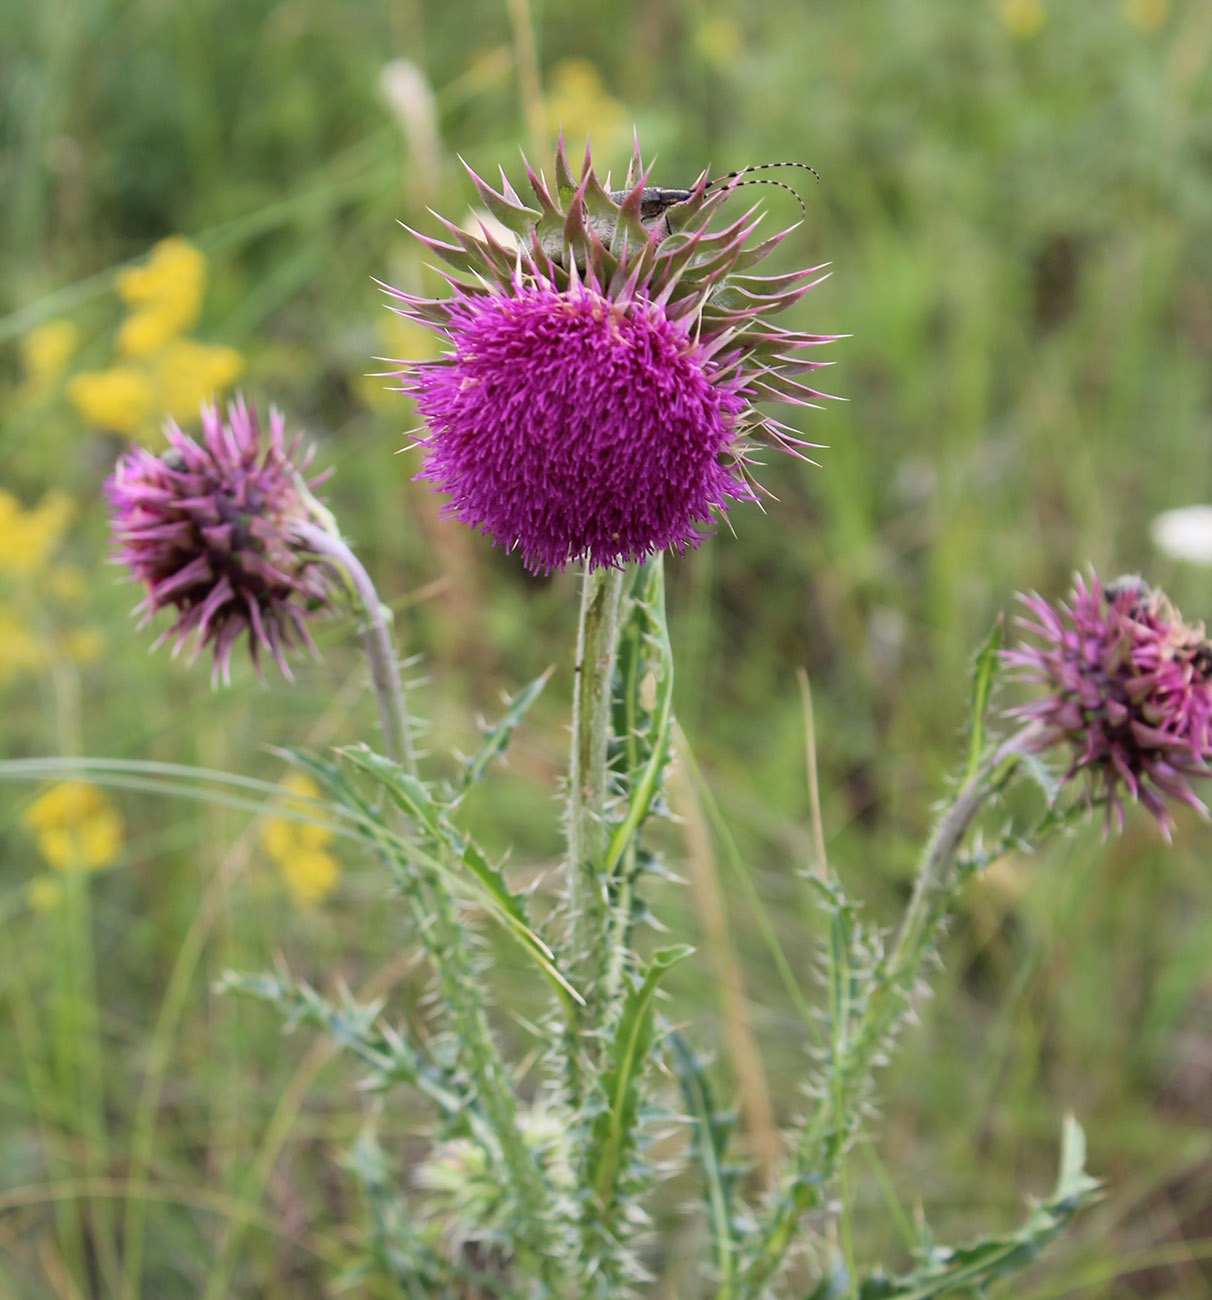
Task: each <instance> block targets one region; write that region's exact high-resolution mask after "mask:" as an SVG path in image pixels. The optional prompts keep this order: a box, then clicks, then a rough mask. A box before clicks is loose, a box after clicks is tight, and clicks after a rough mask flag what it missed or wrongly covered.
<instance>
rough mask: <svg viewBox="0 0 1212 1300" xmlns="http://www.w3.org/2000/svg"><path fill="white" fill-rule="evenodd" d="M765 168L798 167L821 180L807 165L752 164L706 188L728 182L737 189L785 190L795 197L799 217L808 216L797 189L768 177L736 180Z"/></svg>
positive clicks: (815, 171)
mask: <svg viewBox="0 0 1212 1300" xmlns="http://www.w3.org/2000/svg"><path fill="white" fill-rule="evenodd" d="M767 167H799V168H801V169H802V170H803V171H806V172H811V173H812V174H813V176H815V177H816V179H817V181H818V182H819V181H820V179H821V177H820V173H819V172H818V171H817V170H816V168H815V167H810V166H809V165H808V164H807V163H802V162H768V163H753V164H752V165H751V166H749V167H742V168H740V169H739V170H738V171H734V172H729V173H728V174H727V175H726V176H719V177H717V178H716V179H715V180H712V181H708V182H707V185H706V188H707V189H709V190H710V189H712V188H713V187H714V186H717V185H726V184H727V183H728V182H729V181H735V182H736V186H735V187H734V188H739V187H740V186H742V185H776V186H778V188H779V189H780V190H786V191H787V193H788V194H794V195H795V201H796V202H797V203H798V204H799V205H800V215H801V216H805V217H806V216H807V215H808V208H807V207H806V206H805V204H804V200H803V198H802V197H801V195H800V192H799V191H798V190H797V189H794V188H793V187H792V186H790V185H786V184H784V182H782V181H776V180H773V179H772V178H771V177H768V176H761V177H757V178H755V179H754V180H749V181H743V180H739V179H738V177H741V176H747V175H748V174H749V173H750V172H760V171H764V170H765V169H766V168H767Z"/></svg>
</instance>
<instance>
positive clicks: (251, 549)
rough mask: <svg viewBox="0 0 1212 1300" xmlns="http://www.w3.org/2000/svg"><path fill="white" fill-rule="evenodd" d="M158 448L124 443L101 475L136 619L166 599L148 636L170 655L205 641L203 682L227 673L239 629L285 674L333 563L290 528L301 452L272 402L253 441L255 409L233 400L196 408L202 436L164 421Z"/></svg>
mask: <svg viewBox="0 0 1212 1300" xmlns="http://www.w3.org/2000/svg"><path fill="white" fill-rule="evenodd" d="M166 436H167V438H168V442H169V448H168V450H167V451H166V452H165V453H164V454H163V455H162V456H156V455H154V454H153V453H152V452H151V451H149V450H147V449H146V448H144V447H132V448H131V449H130V450H129V451H128V452H127V453H126V454H125V455H123V456H122V457H120V458H119V460H118V463H117V465H116V466H115V467H114V471H113V473H112V474H111V476H110V477H109V479H108V480H107V481H106V484H105V491H106V496H107V497H108V499H109V507H110V523H111V529H112V533H113V538H114V544H115V559H116V560H117V562H118V563H120V564H124V565H125V566H126V567H127V569H129V571H130V573H131V576H132V577H134V578H136V579H138V580H139V581H140V582H142V583H143V585H144V587H145V588H146V593H147V594H146V596H145V597H144V599H143V601H142V602H141V603H140V605H139V606H138V611H139V612H141V613H142V614H143V622H144V623H146V622H147V621H148V620H149V619H151V618H152V616H153V615H154V614H156V612H157V611H159V610H161V609H163V608H165V607H166V606H171V607H172V608H173V609H175V610H176V618H175V620H174V621H173V623H172V624H171V626H169V627H168V628H167V629H166V630H165V631H164V632H163V633H161V635H160V637H159V638H158V639H157V641H156V644H157V645H159V644H160V643H161V642H163V641H165V640H168V639H170V638H171V639H173V641H174V645H173V653H174V654H176V653H177V652H178V651H179V650H180V649H181V648H182V646H183V645H185V643H186V642H187V641H189V640H190V639H191V638H192V639H193V641H194V649H193V656H196V655H197V654H198V652H199V651H200V650H201V649H202V647H203V646H205V645H209V646H211V647H212V650H213V654H214V658H213V667H212V672H211V677H212V680H216V679H217V678H218V677H219V675H220V674H222V676H223V679H224V680H225V681H226V680H229V678H230V669H231V651H232V647H233V646H234V645H235V643H236V642H237V641H238V640H239V639H240V636H241V635H242V634H245V633H246V634H247V637H248V646H249V650H250V652H251V655H252V660H253V663H254V665H257V666H258V669H259V663H258V657H259V652H260V651H261V650H262V649H264V650H268V651H269V653H270V654H271V655H272V657H273V659H274V662H275V663H277V665H278V667H279V668H280V669H281V670H282V672H283V673H284V674H285V675H286V676H287V677H290V675H291V673H290V669H289V667H288V666H287V663H286V652H287V651H288V650H291V649H293V648H295V647H296V646H299V645H302V646H305V647H307V648H308V649H309V650H311V651H312V652H313V653H314V652H315V646H314V644H313V642H312V639H311V635H310V633H309V632H308V629H307V618H308V617H309V615H311V614H312V613H313V612H315V611H316V610H317V609H319V608H321V607H323V606H325V605H327V604H328V603H329V601H330V598H331V593H332V582H331V571H330V570H329V569H328V568H327V566H326V565H325V564H323V563H322V562H320V561H317V560H316V559H315V558H314V557H313V556H312V555H310V554H308V553H307V551H306V550H305V548H304V547H303V545H302V544H301V542H300V540H299V538H298V537H297V535H296V533H295V525H296V524H298V523H299V522H301V521H303V520H305V519H306V516H307V506H306V504H305V502H304V499H303V495H302V491H301V489H302V490H306V488H307V487H309V486H314V485H315V484H316V483H318V482H319V480H320V478H321V477H323V476H322V475H321V476H317V477H315V478H312V479H311V480H310V481H309V482H308V481H305V480H304V478H303V474H304V472H305V470H306V468H307V464H308V461H309V460H310V458H311V455H310V452H308V453H306V454H304V455H300V447H299V438H298V437H295V438H294V439H292V441H291V442H290V443H289V444H287V442H286V439H285V433H284V427H283V421H282V417H281V415H279V414H278V412H277V411H271V413H270V418H269V438H268V443H267V445H263V444H262V439H261V434H260V429H259V426H258V422H257V416H256V412H255V411H254V410H253V409H252V408H251V407H249V406H246V405H245V404H244V402H243V401H236V402H234V403H232V404H231V405H230V406H229V407H228V411H227V419H226V420H224V419H223V417H222V415H221V414H220V412H219V410H218V408H217V407H215V406H204V407H203V408H202V440H201V441H200V442H196V441H195V440H194V439H193V438H191V437H189V436H188V435H186V434H184V433H182V432H181V430H180V429H179V428H178V427H177V426H176V425H175V424H170V425H169V426H168V428H167V430H166Z"/></svg>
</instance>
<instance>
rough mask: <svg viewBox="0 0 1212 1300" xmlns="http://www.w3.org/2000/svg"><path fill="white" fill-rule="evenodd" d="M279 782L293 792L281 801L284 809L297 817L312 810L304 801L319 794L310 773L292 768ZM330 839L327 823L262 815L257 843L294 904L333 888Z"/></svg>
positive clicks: (335, 871)
mask: <svg viewBox="0 0 1212 1300" xmlns="http://www.w3.org/2000/svg"><path fill="white" fill-rule="evenodd" d="M282 784H283V786H285V788H286V789H287V790H289V791H290V792H291V794H293V795H294V796H295V798H294V799H285V800H283V801H282V807H283V808H284V809H286V810H288V811H290V812H293V813H298V814H299V816H301V817H308V816H313V815H314V814H315V809H314V807H312V806H311V805H310V804H308V803H307V802H305V801H306V800H309V799H317V798H319V797H320V790H319V787H318V786H317V785H316V783H315V782H314V781H313V780H312V779H311V778H310V777H308V776H305V775H304V774H303V773H302V772H292V773H291V774H290V775H289V776H288V777H287V778H286V780H285V781H283V782H282ZM331 841H332V831H330V830H329V829H328V827H327V826H318V825H316V824H315V823H314V822H309V821H300V820H298V818H297V817H281V816H275V817H268V818H266V820H265V824H264V826H263V827H262V830H261V845H262V847H263V848H264V849H265V851H266V853H268V854H269V856H270V857H271V858H273V860H274V862H275V863H276V864H277V867H278V870H279V871H280V872H281V874H282V879H283V881H284V882H285V884H286V888H287V890H288V892H289V893H290V896H291V899H292V900H293V902H294V903H295V904H296V906H298V907H312V906H314V905H315V904H316V903H320V902H323V900H324V899H325V898H327V897H328V895H329V894H331V893H332V891H333V890H334V889H335V888H336V886H337V880H338V878H339V877H340V874H341V865H340V863H339V862H338V861H337V860H336V858H334V857H333V855H332V854H331V853H329V851H328V845H329V843H330V842H331Z"/></svg>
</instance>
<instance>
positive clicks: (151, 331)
mask: <svg viewBox="0 0 1212 1300" xmlns="http://www.w3.org/2000/svg"><path fill="white" fill-rule="evenodd" d="M180 333H181V322H180V321H179V320H178V319H177V315H176V313H175V312H174V311H173V310H172V309H171V307H170V308H169V309H168V310H162V309H161V308H159V307H158V306H152V307H145V308H144V309H143V310H141V311H137V312H134V313H132V314H131V315H130V316H128V317H127V318H126V319H125V320H124V321H123V322H122V324H121V325H120V326H119V327H118V337H117V344H118V351H119V352H121V353H122V355H123V356H124V357H145V356H147V355H148V353H150V352H157V351H159V349H160V348H162V347H164V345H165V344H166V343H171V342H172V340H173V339H175V338H176V337H177V335H178V334H180Z"/></svg>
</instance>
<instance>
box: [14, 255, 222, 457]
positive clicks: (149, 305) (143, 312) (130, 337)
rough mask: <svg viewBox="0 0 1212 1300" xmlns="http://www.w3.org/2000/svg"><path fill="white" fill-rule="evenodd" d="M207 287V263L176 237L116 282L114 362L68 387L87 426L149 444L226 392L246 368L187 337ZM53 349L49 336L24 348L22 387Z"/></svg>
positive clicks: (84, 374) (76, 378) (77, 378)
mask: <svg viewBox="0 0 1212 1300" xmlns="http://www.w3.org/2000/svg"><path fill="white" fill-rule="evenodd" d="M205 287H206V258H205V257H204V256H203V255H202V253H201V252H200V251H199V250H198V249H197V248H195V247H194V246H193V245H192V244H191V243H190V242H189V241H188V240H186V239H181V238H179V237H173V238H171V239H165V240H161V242H160V243H158V244H157V245H156V246H155V247H154V248H153V249H152V251H151V254H150V256H149V257H148V259H147V261H146V262H145V263H144V264H143V265H142V266H135V267H129V268H128V269H127V270H125V271H122V272H121V273H120V274H119V276H118V279H117V289H118V295H119V297H120V298H121V299H122V301H123V302H124V303H125V304H126V306H127V307H128V309H129V314H128V315H127V317H126V319H125V320H124V321H123V322H122V324H121V326H120V327H119V329H118V333H117V337H116V339H115V345H116V349H117V353H118V359H117V360H116V361H115V363H114V364H113V365H112V366H109V367H108V368H107V369H105V370H89V371H82V372H81V373H80V374H77V375H75V376H73V377H72V379H71V380H70V381H69V383H68V385H67V396H68V399H69V400H70V401H71V403H72V405H73V406H75V408H76V410H77V411H78V412H79V413H80V415H81V416H83V417H84V419H85V420H87V421H88V422H89V423H90V424H93V425H96V426H97V427H98V428H102V429H108V430H111V431H112V432H114V433H125V434H129V435H131V436H133V437H137V438H145V437H151V436H154V435H155V433H156V431H157V429H158V427H159V424H160V421H161V420H162V419H163V418H164V417H165V416H171V417H172V418H173V419H174V420H188V419H190V418H191V417H193V416H195V415H196V414H197V411H198V407H199V406H200V405H201V404H202V403H203V402H205V401H208V400H211V399H212V398H214V397H216V396H218V395H219V394H221V393H222V392H223V391H224V390H225V389H228V388H230V387H231V385H232V384H233V383H234V382H235V380H236V378H237V377H238V376H239V374H240V371H241V370H242V369H243V366H244V359H243V357H241V355H240V353H239V352H237V351H235V349H234V348H225V347H215V346H211V345H210V344H206V343H199V342H198V341H197V340H196V339H190V338H185V337H184V335H185V332H186V331H187V330H188V329H190V328H191V327H192V326H193V325H194V324H195V322H196V321H197V319H198V314H199V312H200V311H201V308H202V295H203V291H204V290H205ZM51 324H52V325H56V326H57V325H61V324H63V322H51ZM42 328H43V329H44V330H46V329H48V328H50V326H49V325H48V326H43V327H42ZM32 337H33V336H31V339H32ZM53 342H54V338H53V336H52V339H51V341H50V342H47V341H46V340H45V339H42V340H36V341H35V342H33V343H30V342H27V347H26V352H27V362H26V364H27V375H28V376H29V377H28V378H27V384H28V383H30V382H32V377H33V368H32V366H31V362H30V359H29V358H31V357H34V356H35V354H36V353H37V352H38V349H39V348H41V349H42V350H43V351H44V352H46V351H51V350H52V344H53Z"/></svg>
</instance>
